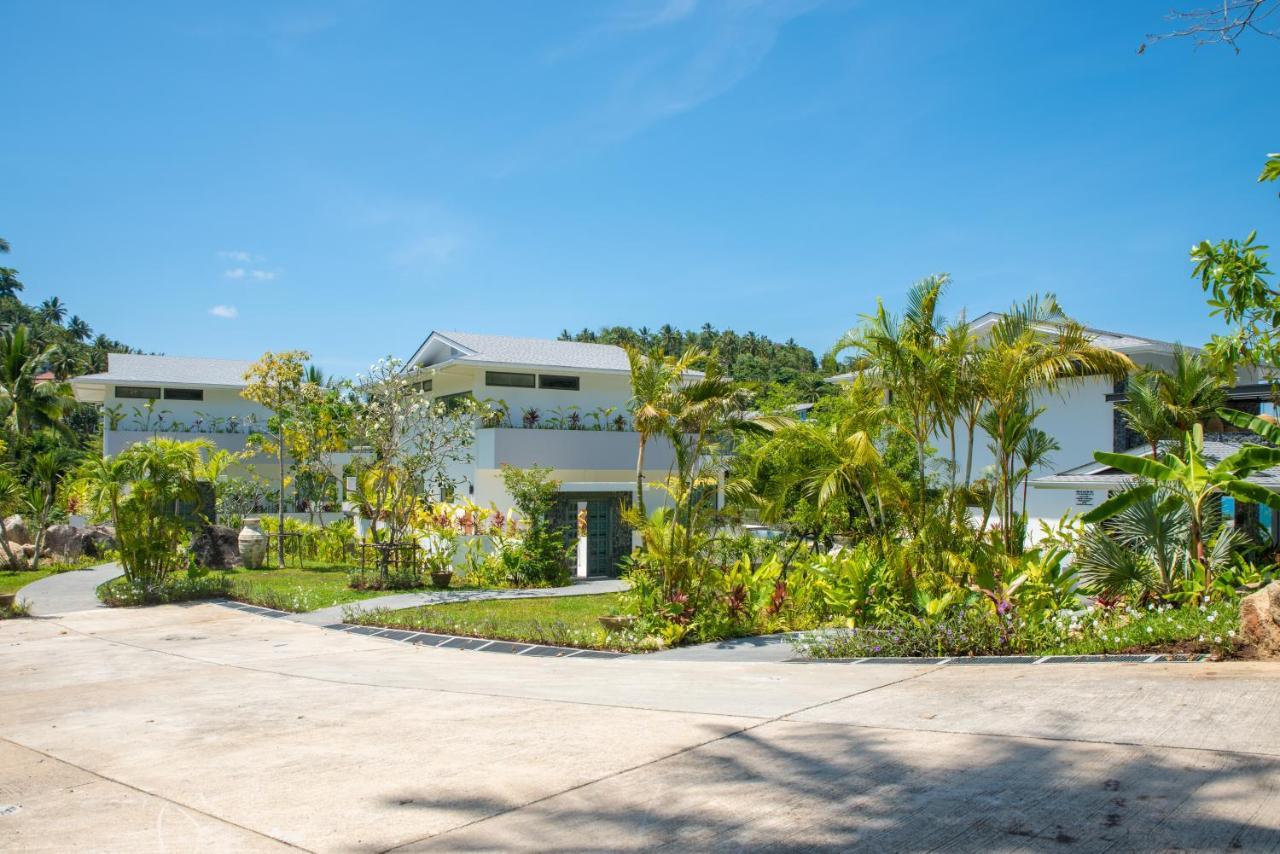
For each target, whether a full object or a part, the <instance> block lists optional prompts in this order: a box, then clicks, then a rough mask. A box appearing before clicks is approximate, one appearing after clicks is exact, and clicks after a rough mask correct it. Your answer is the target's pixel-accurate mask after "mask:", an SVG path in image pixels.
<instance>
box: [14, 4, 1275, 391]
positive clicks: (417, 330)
mask: <svg viewBox="0 0 1280 854" xmlns="http://www.w3.org/2000/svg"><path fill="white" fill-rule="evenodd" d="M1168 6H1169V0H1153V2H1139V0H1132V2H1124V3H1114V2H1091V3H1084V2H1082V3H1074V2H1054V3H1051V2H1041V3H1026V2H1020V0H1009V2H995V0H992V2H966V3H963V4H949V3H944V2H940V1H939V2H930V3H897V2H861V3H859V2H847V0H844V1H843V2H842V0H832V2H827V3H819V2H786V0H779V2H769V3H747V2H719V3H716V2H707V0H652V2H639V0H636V1H635V2H621V3H605V2H582V3H508V2H494V3H482V2H468V3H454V4H445V3H426V2H422V3H410V2H400V3H391V2H348V3H341V2H340V3H323V2H316V3H297V4H290V3H269V2H239V3H237V2H225V3H217V4H210V3H206V4H168V3H156V4H151V5H148V4H146V3H128V4H106V3H99V2H88V3H81V4H78V3H70V2H60V3H45V2H23V1H22V0H17V2H15V0H8V2H6V4H5V11H4V16H3V17H4V28H5V32H6V47H5V50H4V51H3V54H2V55H0V79H3V80H4V81H5V85H4V90H5V95H4V106H3V113H4V116H5V130H4V133H3V141H2V142H0V170H2V172H0V174H3V175H4V178H3V182H2V183H0V235H3V236H5V237H6V238H8V239H9V241H10V242H11V243H12V244H13V248H14V251H13V253H12V255H10V256H9V257H8V259H7V260H6V263H7V264H8V265H10V266H13V267H16V268H18V269H19V270H20V271H21V274H22V277H23V279H24V281H25V282H26V284H27V295H28V298H29V299H32V298H34V299H39V298H43V297H45V296H49V295H51V294H57V295H59V296H60V297H62V299H63V300H65V301H66V302H67V303H68V304H69V306H70V308H71V310H72V311H73V312H75V313H77V314H79V315H81V316H83V317H84V318H85V319H87V320H88V321H89V322H90V323H91V324H93V325H94V327H95V328H96V329H98V330H100V331H104V332H107V333H108V334H110V335H112V336H114V337H117V338H120V339H122V340H125V341H127V342H129V343H131V344H133V345H135V346H139V347H142V348H144V349H147V350H154V351H158V352H166V353H171V354H176V355H207V356H223V357H233V358H253V357H255V356H257V355H258V354H259V353H261V352H262V351H263V350H264V349H285V348H291V347H301V348H305V349H308V350H310V351H311V352H312V353H313V354H314V356H315V359H316V361H318V362H319V363H321V364H323V365H325V366H326V367H328V368H329V369H331V370H333V371H337V372H340V373H346V374H351V373H354V372H356V371H357V370H359V369H360V368H361V367H362V366H364V365H367V364H368V363H369V362H370V361H372V360H373V359H375V358H377V357H378V356H380V355H385V354H388V353H391V354H396V355H401V356H407V355H408V354H409V353H411V352H412V350H413V349H414V348H415V347H416V345H417V344H418V343H419V342H420V341H421V339H422V338H423V337H424V336H425V335H426V334H427V333H428V332H429V331H430V330H431V329H433V328H436V329H449V328H462V329H469V330H474V331H481V332H492V333H506V334H517V335H534V336H554V335H555V334H557V333H558V332H559V331H560V330H561V329H562V328H564V327H566V326H567V327H571V328H574V329H577V328H581V327H583V326H588V327H596V326H599V325H602V324H614V323H630V324H633V325H649V326H651V327H656V326H658V325H660V324H662V323H666V322H669V323H673V324H676V325H678V326H682V327H698V326H701V325H702V324H703V323H704V322H711V323H712V324H714V325H716V326H717V327H726V326H727V327H732V328H735V329H737V330H739V331H746V330H747V329H754V330H755V331H757V332H760V333H764V334H768V335H770V336H774V337H779V338H786V337H787V336H794V337H795V338H796V339H797V340H798V341H800V342H801V343H803V344H805V345H807V346H810V347H812V348H814V349H815V350H817V351H821V350H823V349H825V348H826V347H828V346H829V345H830V343H831V342H832V341H833V340H834V339H835V338H836V337H837V336H838V335H839V334H840V333H841V332H842V331H843V330H844V329H846V328H847V327H849V326H850V325H852V324H853V323H854V322H856V320H857V317H858V315H859V314H860V313H862V312H865V311H869V310H870V309H871V308H873V306H874V303H875V299H876V297H877V296H881V295H882V296H884V298H885V299H886V301H887V302H889V303H890V304H891V305H896V304H898V303H899V302H900V300H901V296H902V294H903V292H904V291H905V289H906V287H907V286H908V285H909V284H910V283H911V282H912V281H914V280H916V279H918V278H921V277H923V276H925V275H927V274H930V273H935V272H941V271H947V272H950V273H951V274H952V276H953V277H954V281H955V285H954V288H953V290H952V292H951V295H950V298H949V300H948V303H947V308H948V309H949V310H952V311H954V310H957V309H959V308H960V307H962V306H967V307H968V308H969V310H970V312H971V314H978V313H981V312H982V311H985V310H987V309H991V308H1001V307H1004V306H1006V305H1008V304H1009V303H1010V302H1011V301H1013V300H1015V299H1019V298H1021V297H1022V296H1024V295H1026V294H1027V293H1029V292H1032V291H1046V290H1051V291H1055V292H1056V293H1057V294H1058V295H1059V297H1060V299H1061V300H1062V302H1063V303H1064V305H1065V306H1066V308H1067V309H1068V310H1069V311H1070V312H1071V313H1073V314H1074V315H1076V316H1077V317H1079V318H1080V319H1082V320H1084V321H1086V322H1088V323H1090V324H1091V325H1094V326H1099V327H1103V328H1112V329H1122V330H1125V331H1131V332H1136V333H1139V334H1147V335H1152V336H1156V337H1162V338H1171V339H1181V340H1184V341H1187V342H1191V343H1198V342H1200V341H1202V340H1203V339H1204V338H1205V337H1207V335H1208V334H1209V333H1210V332H1211V331H1212V330H1213V329H1214V328H1215V327H1214V324H1212V323H1211V322H1210V321H1209V320H1208V318H1207V317H1206V313H1205V309H1204V302H1203V296H1202V295H1201V294H1200V292H1199V290H1198V289H1197V288H1196V287H1195V285H1194V284H1193V283H1192V282H1191V281H1190V279H1189V278H1188V273H1189V269H1190V267H1189V264H1188V263H1187V260H1186V256H1187V250H1188V248H1189V247H1190V245H1191V244H1192V243H1193V242H1194V241H1196V240H1198V239H1200V238H1202V237H1211V238H1217V237H1223V236H1231V235H1241V236H1242V235H1243V234H1245V233H1247V232H1248V230H1249V229H1251V228H1258V229H1260V231H1261V232H1262V236H1263V238H1268V237H1269V238H1270V239H1271V240H1272V241H1280V217H1278V216H1277V214H1278V213H1280V202H1278V201H1277V200H1276V197H1275V190H1274V188H1267V187H1261V186H1259V185H1257V184H1255V183H1254V178H1255V177H1256V175H1257V172H1258V170H1259V168H1260V167H1261V163H1262V161H1263V159H1264V155H1265V154H1266V153H1267V152H1269V151H1276V150H1278V149H1280V114H1278V113H1277V111H1276V110H1275V109H1274V104H1269V103H1267V102H1266V101H1265V100H1264V98H1265V95H1266V92H1265V91H1264V81H1268V80H1275V79H1277V77H1280V45H1277V44H1274V43H1268V42H1265V41H1254V42H1249V43H1246V44H1245V45H1244V51H1243V53H1242V54H1241V55H1238V56H1237V55H1235V54H1233V53H1232V52H1231V51H1230V50H1227V49H1200V50H1194V49H1193V48H1192V46H1191V45H1190V44H1187V43H1180V42H1170V43H1164V44H1161V45H1157V46H1155V47H1153V48H1152V49H1150V50H1148V51H1147V53H1146V54H1145V55H1144V56H1138V55H1137V54H1136V52H1135V49H1136V48H1137V46H1138V44H1139V43H1140V42H1141V41H1142V40H1143V37H1144V36H1145V34H1147V33H1149V32H1153V31H1158V30H1161V29H1162V28H1163V27H1164V26H1165V22H1164V20H1163V16H1164V14H1165V13H1166V12H1167V10H1168ZM1251 98H1252V99H1253V100H1251Z"/></svg>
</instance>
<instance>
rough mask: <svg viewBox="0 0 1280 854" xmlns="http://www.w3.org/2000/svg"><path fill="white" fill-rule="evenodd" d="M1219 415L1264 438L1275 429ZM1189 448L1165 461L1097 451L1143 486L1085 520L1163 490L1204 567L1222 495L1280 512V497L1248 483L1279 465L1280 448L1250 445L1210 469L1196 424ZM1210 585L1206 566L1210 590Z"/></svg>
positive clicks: (1106, 514) (1111, 500)
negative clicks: (1208, 527) (1181, 514)
mask: <svg viewBox="0 0 1280 854" xmlns="http://www.w3.org/2000/svg"><path fill="white" fill-rule="evenodd" d="M1220 414H1221V415H1222V417H1223V418H1225V419H1226V420H1228V421H1231V422H1232V423H1239V424H1240V425H1241V426H1248V427H1249V429H1253V430H1255V432H1259V434H1260V435H1264V434H1262V433H1261V429H1263V427H1262V425H1266V426H1267V427H1271V428H1274V425H1270V424H1268V422H1266V421H1262V420H1261V419H1257V418H1252V417H1250V416H1248V415H1244V414H1243V413H1232V412H1229V411H1226V410H1223V411H1221V412H1220ZM1255 422H1256V423H1255ZM1277 433H1280V431H1277ZM1277 438H1280V435H1277ZM1184 449H1185V450H1184V451H1183V453H1182V455H1181V456H1179V455H1178V454H1176V453H1169V454H1165V456H1164V457H1163V458H1162V459H1160V460H1154V459H1147V458H1146V457H1140V456H1135V455H1133V454H1116V453H1111V452H1109V451H1097V452H1096V453H1094V455H1093V456H1094V459H1096V460H1097V461H1098V462H1100V463H1102V464H1104V465H1108V466H1111V467H1113V468H1116V469H1119V470H1120V471H1122V472H1125V473H1126V474H1131V475H1134V476H1135V477H1137V478H1139V482H1138V484H1137V485H1136V486H1134V487H1133V488H1132V489H1127V490H1125V491H1124V492H1121V493H1119V494H1117V495H1113V496H1112V497H1111V498H1109V499H1107V500H1106V501H1104V502H1103V503H1102V504H1100V505H1099V506H1098V507H1095V508H1094V509H1093V510H1091V511H1089V512H1088V513H1086V514H1085V515H1084V516H1083V517H1082V518H1083V520H1084V521H1085V522H1091V523H1096V522H1102V521H1105V520H1107V519H1110V518H1112V517H1113V516H1116V515H1118V514H1119V513H1121V512H1122V511H1124V510H1126V509H1127V508H1129V507H1132V506H1134V505H1136V504H1137V503H1138V502H1141V501H1145V500H1147V499H1150V498H1151V497H1153V496H1154V495H1156V494H1157V492H1158V491H1163V492H1165V493H1166V494H1167V495H1168V497H1167V498H1166V499H1165V500H1164V502H1163V507H1164V509H1166V510H1172V509H1173V508H1175V507H1182V508H1184V510H1185V513H1186V523H1187V529H1188V530H1187V547H1188V552H1189V555H1188V556H1189V557H1190V558H1191V559H1193V560H1195V561H1198V562H1199V563H1200V564H1201V565H1205V564H1206V552H1205V540H1204V533H1205V521H1206V518H1208V517H1209V516H1210V515H1211V514H1212V513H1213V512H1214V509H1215V506H1216V505H1215V506H1211V504H1210V502H1217V501H1218V500H1219V499H1220V498H1221V497H1222V496H1224V495H1228V496H1231V497H1232V498H1235V499H1238V500H1240V501H1248V502H1252V503H1254V504H1263V505H1266V506H1267V507H1270V508H1272V509H1273V510H1277V511H1280V494H1278V493H1275V492H1272V491H1271V490H1269V489H1267V488H1266V487H1265V486H1262V485H1260V484H1256V483H1251V482H1250V481H1249V480H1248V478H1249V476H1250V475H1252V474H1254V473H1256V472H1259V471H1262V470H1264V469H1269V468H1273V467H1275V466H1278V465H1280V448H1266V447H1263V446H1262V445H1254V444H1246V445H1244V446H1242V447H1241V448H1240V449H1239V450H1238V451H1236V452H1235V453H1234V454H1231V455H1230V456H1228V457H1225V458H1223V459H1222V460H1220V461H1218V463H1217V464H1216V465H1214V466H1213V467H1212V468H1210V467H1209V466H1208V465H1207V463H1206V461H1205V457H1204V428H1203V427H1202V426H1201V425H1199V424H1197V425H1196V426H1195V427H1194V428H1193V429H1192V430H1191V432H1190V433H1188V434H1187V435H1186V439H1185V440H1184ZM1183 457H1185V459H1183ZM1210 581H1211V579H1210V578H1209V577H1208V568H1207V566H1206V577H1205V587H1206V588H1207V587H1208V586H1209V584H1210Z"/></svg>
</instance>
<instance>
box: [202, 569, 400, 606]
mask: <svg viewBox="0 0 1280 854" xmlns="http://www.w3.org/2000/svg"><path fill="white" fill-rule="evenodd" d="M351 569H352V567H350V566H345V565H333V564H324V563H318V562H310V561H308V562H306V563H304V564H303V566H302V568H298V567H296V566H288V567H284V568H283V569H233V570H231V571H230V572H229V573H227V575H228V576H229V577H230V579H231V589H232V594H231V596H232V598H233V599H236V600H238V601H240V602H248V603H249V604H251V605H261V606H262V607H264V608H276V609H279V610H281V611H314V610H316V609H317V608H328V607H330V606H333V605H341V604H342V603H343V602H355V601H356V600H358V599H369V598H372V597H374V596H383V595H386V594H388V593H395V592H397V591H395V590H352V589H351V588H350V587H348V586H347V579H348V573H350V571H351Z"/></svg>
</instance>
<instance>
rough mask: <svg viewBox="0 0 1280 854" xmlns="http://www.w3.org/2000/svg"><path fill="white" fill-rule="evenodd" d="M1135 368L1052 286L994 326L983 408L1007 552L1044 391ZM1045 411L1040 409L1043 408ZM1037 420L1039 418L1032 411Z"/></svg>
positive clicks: (983, 378)
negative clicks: (1017, 464)
mask: <svg viewBox="0 0 1280 854" xmlns="http://www.w3.org/2000/svg"><path fill="white" fill-rule="evenodd" d="M1133 370H1134V364H1133V362H1132V361H1130V359H1129V357H1128V356H1125V355H1123V354H1121V353H1117V352H1115V351H1113V350H1108V349H1107V348H1105V347H1098V346H1096V345H1095V344H1094V343H1093V336H1092V335H1091V334H1090V333H1089V331H1088V330H1087V329H1086V328H1085V327H1084V326H1083V325H1082V324H1080V323H1079V322H1077V321H1075V320H1072V319H1071V318H1069V317H1068V316H1067V315H1066V313H1065V312H1064V311H1063V310H1062V307H1061V306H1059V305H1058V301H1057V299H1056V298H1055V297H1054V296H1053V295H1052V294H1047V295H1045V296H1044V297H1031V298H1029V299H1028V300H1026V301H1025V302H1024V303H1022V304H1021V305H1015V306H1013V307H1012V308H1011V309H1010V310H1009V311H1008V312H1006V313H1005V314H1003V315H1001V317H1000V319H999V320H997V321H996V322H995V324H994V325H993V326H992V329H991V333H990V335H989V336H988V338H987V342H986V345H985V346H984V347H983V348H982V355H981V360H980V362H979V365H978V373H979V376H980V380H979V381H980V382H981V384H982V388H983V391H984V395H985V398H986V410H985V411H984V413H983V415H982V419H983V425H984V429H985V430H986V431H987V433H988V435H990V436H991V440H992V444H991V450H992V453H993V454H994V456H995V460H996V474H997V483H996V489H997V501H998V504H999V513H1000V518H1001V527H1002V531H1003V538H1004V549H1005V552H1006V553H1007V554H1011V555H1012V554H1016V553H1017V551H1018V550H1019V549H1020V548H1021V546H1022V543H1021V542H1019V541H1017V540H1016V537H1015V531H1017V530H1019V529H1020V526H1019V525H1017V524H1015V521H1014V520H1015V505H1014V493H1015V490H1016V488H1017V483H1018V481H1017V478H1016V476H1015V474H1016V473H1015V470H1014V460H1015V458H1016V457H1017V452H1018V444H1019V443H1020V442H1021V441H1022V438H1023V436H1024V435H1025V433H1026V431H1027V430H1028V429H1029V428H1030V427H1031V424H1030V423H1029V422H1028V421H1027V413H1028V411H1030V410H1031V401H1032V399H1033V398H1034V396H1035V395H1037V394H1044V393H1046V392H1049V393H1051V392H1053V391H1054V390H1055V389H1057V388H1058V387H1060V386H1061V385H1063V384H1065V383H1072V382H1079V381H1080V380H1081V379H1083V378H1084V377H1090V376H1099V375H1110V376H1112V377H1115V378H1116V379H1117V380H1118V379H1121V378H1123V377H1125V376H1127V375H1128V374H1129V373H1130V372H1131V371H1133ZM1037 414H1038V413H1037ZM1031 420H1034V418H1032V419H1031Z"/></svg>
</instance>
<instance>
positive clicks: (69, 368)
mask: <svg viewBox="0 0 1280 854" xmlns="http://www.w3.org/2000/svg"><path fill="white" fill-rule="evenodd" d="M48 367H49V370H50V371H52V372H53V375H54V377H55V378H56V379H58V380H65V379H69V378H70V377H73V376H75V375H76V374H78V373H80V371H81V369H82V368H83V367H84V360H83V358H82V357H81V355H80V353H78V352H76V351H75V350H74V349H72V348H71V347H69V346H67V345H66V344H57V345H55V346H54V347H53V348H52V349H51V350H50V352H49V362H48Z"/></svg>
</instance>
